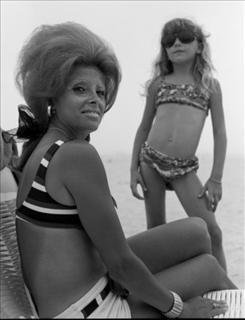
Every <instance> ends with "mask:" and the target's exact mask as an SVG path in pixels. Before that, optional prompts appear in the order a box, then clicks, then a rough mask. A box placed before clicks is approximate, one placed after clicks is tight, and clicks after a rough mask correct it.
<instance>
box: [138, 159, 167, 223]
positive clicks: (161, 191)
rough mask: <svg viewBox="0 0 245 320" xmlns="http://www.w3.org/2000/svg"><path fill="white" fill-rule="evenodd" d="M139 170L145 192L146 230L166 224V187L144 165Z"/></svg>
mask: <svg viewBox="0 0 245 320" xmlns="http://www.w3.org/2000/svg"><path fill="white" fill-rule="evenodd" d="M140 170H141V174H142V177H143V179H144V182H145V184H146V187H147V191H146V192H144V198H145V209H146V222H147V228H148V229H150V228H153V227H155V226H158V225H160V224H164V223H166V217H165V190H166V186H165V183H164V182H163V180H162V178H161V177H160V176H159V174H158V173H157V172H156V171H155V170H154V169H152V168H150V167H149V166H148V165H147V164H146V163H144V162H142V163H141V164H140Z"/></svg>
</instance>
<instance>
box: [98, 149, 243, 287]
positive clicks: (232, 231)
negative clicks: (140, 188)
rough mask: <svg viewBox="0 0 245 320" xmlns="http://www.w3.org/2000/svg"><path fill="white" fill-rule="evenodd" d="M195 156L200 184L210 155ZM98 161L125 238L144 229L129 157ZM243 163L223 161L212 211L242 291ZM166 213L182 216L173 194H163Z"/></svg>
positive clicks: (169, 216)
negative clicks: (132, 185) (217, 199)
mask: <svg viewBox="0 0 245 320" xmlns="http://www.w3.org/2000/svg"><path fill="white" fill-rule="evenodd" d="M198 156H199V161H200V168H199V171H198V175H199V177H200V179H201V181H202V182H203V183H204V182H206V179H207V178H208V177H209V174H210V171H211V166H212V156H211V155H198ZM102 161H103V163H104V166H105V170H106V173H107V177H108V183H109V186H110V190H111V193H112V195H113V197H114V198H115V199H116V202H117V205H118V210H117V211H118V216H119V219H120V221H121V224H122V227H123V230H124V232H125V235H126V237H129V236H131V235H134V234H135V233H138V232H141V231H144V230H145V229H146V221H145V209H144V202H143V201H141V200H138V199H136V198H134V197H133V196H132V194H131V191H130V187H129V179H130V178H129V168H130V156H129V155H126V154H116V155H113V156H110V155H104V156H102ZM243 161H244V159H243V158H242V157H236V156H233V157H227V158H226V164H225V170H224V178H223V197H222V200H221V202H220V204H219V206H218V208H217V211H216V217H217V221H218V222H219V224H220V226H221V228H222V231H223V242H224V250H225V255H226V259H227V267H228V274H229V276H230V278H231V279H232V280H233V282H234V283H235V284H236V285H237V286H238V287H239V288H245V279H244V269H245V268H244V256H245V254H244V248H245V240H244V239H245V237H244V164H243ZM166 212H167V221H168V222H170V221H174V220H177V219H180V218H184V217H186V214H185V212H184V209H183V208H182V206H181V204H180V203H179V201H178V199H177V197H176V195H175V193H174V192H170V191H169V192H167V199H166Z"/></svg>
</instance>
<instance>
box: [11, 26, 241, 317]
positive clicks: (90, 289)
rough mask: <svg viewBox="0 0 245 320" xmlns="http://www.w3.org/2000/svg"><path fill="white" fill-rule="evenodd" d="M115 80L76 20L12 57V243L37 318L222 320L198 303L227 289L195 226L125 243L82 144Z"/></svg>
mask: <svg viewBox="0 0 245 320" xmlns="http://www.w3.org/2000/svg"><path fill="white" fill-rule="evenodd" d="M120 78H121V74H120V69H119V65H118V61H117V59H116V57H115V55H114V53H113V52H112V50H111V49H110V48H109V47H108V45H107V44H105V42H104V41H102V40H101V39H100V38H99V37H98V36H96V35H95V34H94V33H92V32H91V31H89V30H88V29H86V28H85V27H83V26H81V25H79V24H76V23H62V24H57V25H53V26H50V25H49V26H47V25H45V26H41V27H40V28H38V29H36V30H35V32H34V33H33V34H32V36H31V38H30V39H29V41H28V42H27V43H26V45H25V46H24V47H23V49H22V52H21V54H20V59H19V68H18V73H17V83H18V85H19V87H20V89H21V92H22V93H23V95H24V98H25V100H26V102H27V104H28V105H29V107H23V106H22V107H20V108H19V111H20V113H21V115H22V117H21V121H20V127H19V130H18V132H17V135H18V136H19V137H25V138H29V140H28V142H27V143H26V144H25V145H24V148H23V154H22V159H21V163H20V169H21V170H22V178H21V181H20V185H19V191H18V196H17V208H18V209H17V212H16V213H17V235H18V242H19V248H20V253H21V260H22V267H23V273H24V279H25V283H26V285H27V287H28V289H29V291H30V293H31V295H32V297H33V300H34V302H35V304H36V308H37V311H38V314H39V316H40V317H45V318H50V317H56V318H78V317H81V318H87V317H91V318H96V317H99V318H130V317H132V318H135V317H146V318H149V317H150V318H151V317H155V318H160V317H162V315H164V316H166V317H209V316H213V315H217V314H220V313H224V312H225V311H226V309H227V306H226V304H225V303H224V302H222V301H220V302H217V301H216V302H215V301H213V300H209V299H204V298H202V297H200V296H201V295H202V294H203V293H205V292H208V291H210V290H214V289H228V288H234V287H235V286H234V284H233V283H232V282H231V281H230V280H229V279H228V278H227V276H226V274H225V272H224V271H223V270H222V269H221V267H220V266H219V264H218V262H217V261H216V259H215V258H214V257H213V256H212V255H210V252H211V245H210V239H209V235H208V232H207V228H206V225H205V223H204V222H203V221H202V220H201V219H199V218H190V219H185V220H183V221H181V222H173V223H170V224H168V225H165V226H159V227H157V228H154V229H152V230H150V231H146V232H143V233H141V234H138V235H135V236H133V237H131V238H130V239H125V236H124V234H123V231H122V227H121V225H120V222H119V219H118V217H117V214H116V210H115V207H114V202H113V199H112V197H111V194H110V190H109V187H108V183H107V178H106V175H105V171H104V167H103V164H102V162H101V159H100V157H99V155H98V153H97V151H96V150H95V148H94V147H93V146H92V145H91V144H90V143H89V142H88V140H89V135H90V133H91V132H93V131H95V130H97V128H98V127H99V124H100V122H101V120H102V118H103V115H104V113H105V112H106V111H108V110H109V109H110V108H111V106H112V105H113V103H114V101H115V98H116V94H117V90H118V86H119V82H120ZM23 116H24V117H23ZM190 243H192V246H190V245H189V244H190ZM193 243H194V244H195V245H193Z"/></svg>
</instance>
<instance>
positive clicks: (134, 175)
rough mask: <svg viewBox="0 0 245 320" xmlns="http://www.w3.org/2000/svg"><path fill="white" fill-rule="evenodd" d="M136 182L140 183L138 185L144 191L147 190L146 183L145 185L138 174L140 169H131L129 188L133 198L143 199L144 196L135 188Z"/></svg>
mask: <svg viewBox="0 0 245 320" xmlns="http://www.w3.org/2000/svg"><path fill="white" fill-rule="evenodd" d="M138 184H140V186H141V188H142V190H143V191H144V192H146V191H147V188H146V185H145V183H144V180H143V178H142V176H141V174H140V171H139V170H134V171H131V181H130V188H131V191H132V194H133V196H134V197H135V198H137V199H140V200H144V197H143V196H141V195H140V194H139V192H138V189H137V186H138Z"/></svg>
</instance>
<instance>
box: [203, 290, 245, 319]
mask: <svg viewBox="0 0 245 320" xmlns="http://www.w3.org/2000/svg"><path fill="white" fill-rule="evenodd" d="M204 297H205V298H209V299H213V300H224V301H226V303H227V304H228V310H227V311H226V313H225V314H221V315H219V316H215V317H214V318H225V319H244V318H245V290H244V289H236V290H217V291H211V292H208V293H206V294H204Z"/></svg>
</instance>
